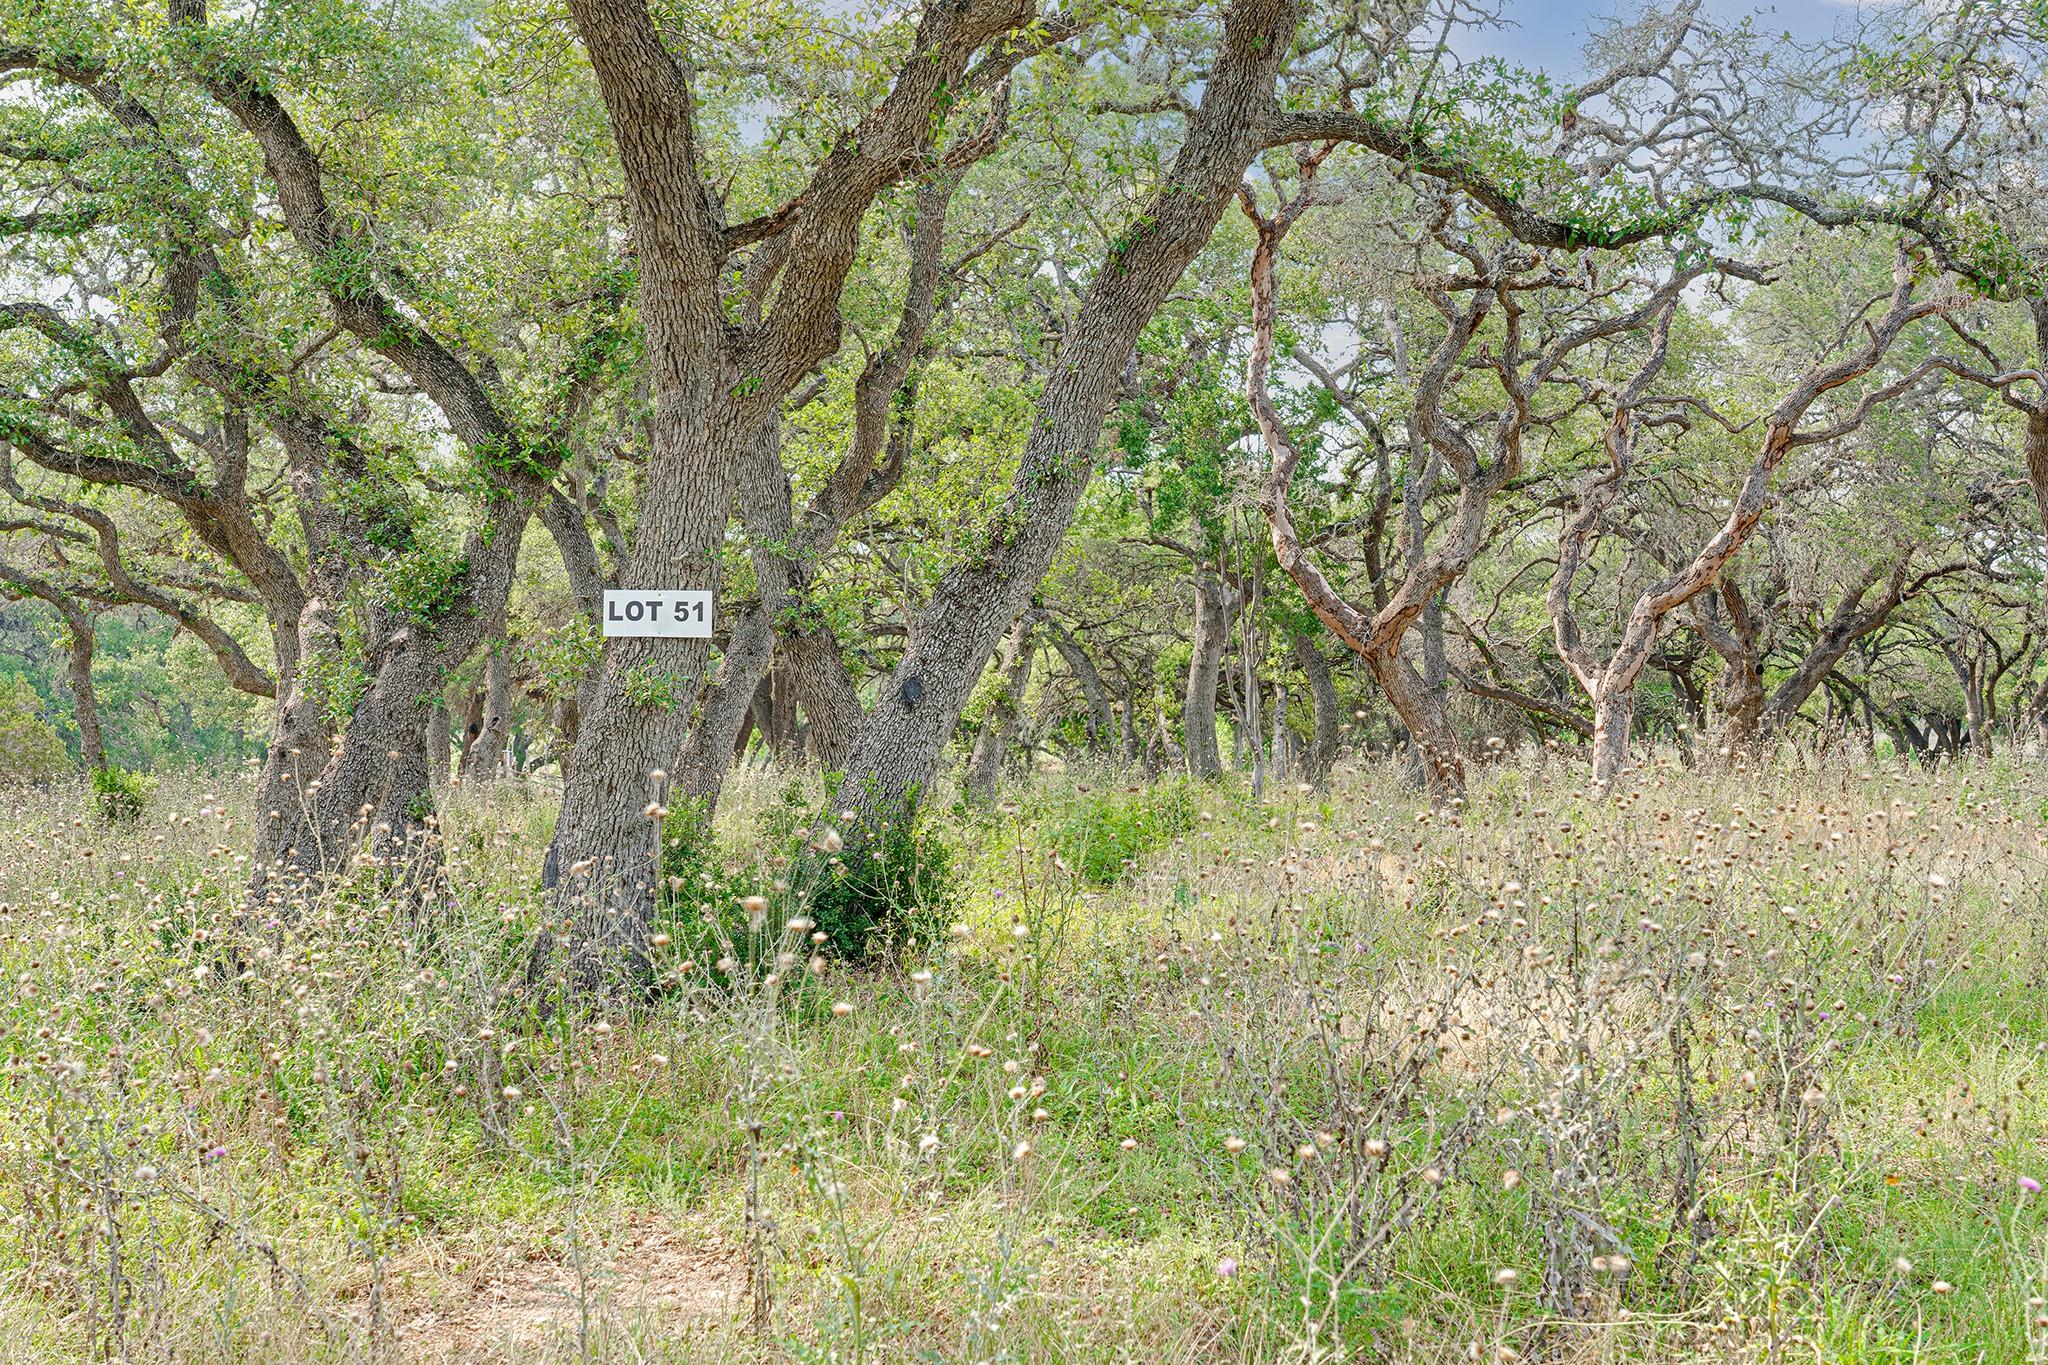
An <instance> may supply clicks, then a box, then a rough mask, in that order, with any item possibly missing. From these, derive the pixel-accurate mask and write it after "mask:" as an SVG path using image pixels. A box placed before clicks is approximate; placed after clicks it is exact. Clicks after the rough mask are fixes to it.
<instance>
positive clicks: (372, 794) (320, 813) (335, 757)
mask: <svg viewBox="0 0 2048 1365" xmlns="http://www.w3.org/2000/svg"><path fill="white" fill-rule="evenodd" d="M440 673H441V666H440V663H439V662H438V661H437V660H436V659H435V658H434V657H433V655H432V654H431V653H430V652H429V651H428V650H427V649H426V648H424V647H422V646H421V645H420V644H418V643H417V642H416V641H415V640H414V639H413V638H412V637H411V633H410V632H409V631H406V630H400V631H398V632H396V633H395V634H394V637H393V638H392V639H391V640H390V641H389V642H388V643H387V645H386V647H385V650H384V653H383V655H382V657H381V659H380V661H379V663H378V666H377V670H376V675H375V677H374V679H373V680H372V681H371V683H370V686H369V687H368V688H367V689H366V690H365V691H364V693H363V695H362V698H361V699H360V700H359V701H358V702H357V703H356V706H355V709H354V711H353V712H352V713H351V714H350V717H349V723H348V728H347V731H346V732H345V734H344V737H343V739H342V742H341V743H340V745H339V746H337V747H336V749H335V750H334V751H333V753H332V756H331V758H330V760H329V762H328V763H327V765H326V766H325V769H324V770H323V771H322V772H321V773H320V775H319V782H318V784H317V786H316V785H314V784H312V783H310V782H309V783H307V784H306V786H305V788H304V791H303V795H302V796H300V797H299V799H297V800H295V801H292V802H291V803H290V804H286V805H279V806H275V807H273V808H272V809H271V811H270V812H268V814H269V815H270V816H271V817H272V818H271V819H270V821H269V824H268V827H267V829H266V830H265V832H264V835H263V836H262V837H261V838H260V840H259V845H258V854H259V859H260V866H259V867H258V868H257V870H256V872H255V874H254V877H253V880H252V890H253V891H254V892H255V894H256V899H257V901H258V902H259V904H261V905H262V906H264V907H265V908H270V909H273V910H278V909H283V908H286V907H293V908H297V907H300V906H302V904H303V900H304V898H305V897H307V896H310V895H312V894H314V893H315V892H316V891H317V890H318V888H319V887H320V886H321V885H322V884H323V883H324V882H325V881H326V879H327V878H329V877H331V876H334V875H336V874H338V873H342V872H344V871H347V870H349V869H352V868H356V867H364V866H367V867H370V868H374V869H376V870H378V871H379V872H380V873H381V875H383V876H385V877H387V878H393V879H396V880H401V881H415V880H417V879H418V878H419V877H421V876H422V875H425V874H428V873H429V872H430V871H431V870H432V866H433V862H434V858H435V851H434V850H433V849H432V848H431V847H429V846H428V844H427V841H426V837H425V836H426V826H425V823H424V822H425V819H426V816H427V815H428V814H429V813H430V812H431V810H432V795H431V786H430V784H431V781H432V777H431V764H430V763H429V760H428V755H427V744H426V737H427V729H428V713H429V711H430V710H431V709H432V697H433V692H434V689H435V688H436V687H437V686H439V684H440V680H441V677H440ZM295 690H296V689H295Z"/></svg>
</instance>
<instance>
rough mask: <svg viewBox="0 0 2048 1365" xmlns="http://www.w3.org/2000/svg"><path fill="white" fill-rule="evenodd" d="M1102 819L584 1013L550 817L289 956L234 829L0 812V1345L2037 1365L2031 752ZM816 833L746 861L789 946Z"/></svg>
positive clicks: (2038, 1011)
mask: <svg viewBox="0 0 2048 1365" xmlns="http://www.w3.org/2000/svg"><path fill="white" fill-rule="evenodd" d="M1127 788H1129V783H1128V780H1127V779H1126V778H1124V777H1122V776H1121V775H1117V774H1106V773H1105V774H1095V775H1093V776H1092V778H1091V776H1090V775H1087V774H1066V775H1063V776H1060V777H1057V778H1047V779H1041V780H1040V782H1039V783H1038V784H1036V785H1035V786H1034V787H1033V788H1032V789H1030V790H1028V791H1023V792H1019V793H1017V794H1016V799H1015V801H1014V802H1011V803H1007V804H1006V805H1005V807H1004V808H1003V809H1002V810H1000V811H997V812H991V813H989V814H987V815H985V816H975V815H967V814H962V813H957V812H956V813H937V814H935V815H934V816H933V820H934V828H935V831H936V832H937V833H938V834H939V835H940V836H941V837H942V838H943V840H944V841H945V842H946V843H947V844H948V845H949V846H950V847H952V849H953V850H954V862H955V876H954V881H953V890H952V892H951V894H950V898H949V902H948V904H947V905H945V906H944V907H940V908H941V909H943V910H944V911H945V914H946V917H947V918H948V919H954V918H957V919H960V920H962V921H963V922H964V923H965V925H966V926H967V928H966V931H965V933H964V936H961V937H956V938H953V939H949V940H948V941H947V942H946V944H945V945H944V947H943V948H942V949H940V950H938V951H935V952H932V953H931V954H930V955H929V956H926V957H920V958H918V959H916V960H914V961H908V962H905V963H904V964H902V965H901V966H899V967H891V968H887V969H872V968H871V969H864V970H861V971H852V970H849V969H847V968H845V967H842V966H839V965H836V964H832V963H821V964H819V969H818V970H816V971H790V970H787V969H784V970H781V971H776V970H775V969H774V960H773V956H772V953H771V954H770V955H769V957H767V958H766V959H764V960H763V962H762V963H761V964H760V965H759V966H757V967H752V968H746V967H742V968H738V969H736V970H735V972H734V973H733V974H732V979H731V980H726V979H724V977H723V976H722V975H721V974H720V973H718V972H715V971H714V970H712V968H713V965H714V964H713V963H712V962H711V961H710V960H709V959H710V957H712V956H716V955H717V954H716V952H715V950H711V949H706V950H704V951H703V952H702V953H700V954H699V955H698V956H695V957H692V959H691V961H690V968H691V969H690V970H688V971H685V970H683V965H684V963H683V955H684V954H685V953H686V951H693V950H691V949H690V942H691V940H690V939H689V936H688V935H687V934H685V933H683V932H681V931H679V932H678V934H677V939H676V943H675V944H674V946H673V947H672V948H671V949H669V950H668V956H667V957H666V958H665V959H664V961H663V962H661V963H660V964H658V965H659V966H660V967H661V969H662V970H663V972H664V974H665V977H666V979H667V982H668V985H667V986H666V987H665V988H664V989H662V990H661V991H660V992H658V993H657V994H655V995H654V996H652V997H651V998H645V999H641V1000H638V1001H635V1002H631V1003H618V1004H614V1005H612V1006H608V1007H607V1008H606V1009H605V1010H603V1011H599V1012H592V1011H588V1010H569V1011H552V1012H551V1011H547V1010H544V1009H540V1008H537V1005H538V1003H539V1001H538V999H537V995H536V992H535V991H534V990H533V989H531V987H530V985H529V981H528V978H527V975H526V962H527V952H528V945H529V944H530V943H531V942H532V941H533V938H534V936H535V935H536V934H537V933H539V932H540V930H541V929H542V927H543V924H544V917H543V915H542V913H541V911H540V909H539V907H538V906H537V904H536V898H535V895H534V893H533V888H532V879H533V878H534V876H535V873H536V869H537V866H538V860H539V855H540V852H541V850H542V849H543V848H544V846H545V839H546V834H547V828H548V822H549V819H550V818H551V817H550V807H549V802H548V798H547V794H546V793H545V792H539V791H534V790H527V789H520V788H506V787H499V788H495V789H491V790H488V791H481V790H480V791H475V792H453V793H448V794H446V797H445V799H444V802H443V818H444V820H445V821H446V831H447V835H446V842H445V848H444V850H443V851H444V853H445V856H446V859H447V863H448V869H449V876H448V881H447V886H448V891H447V893H446V894H445V895H443V896H442V897H441V898H439V899H437V900H436V902H435V903H434V904H433V905H432V906H431V907H430V913H429V914H427V915H426V916H423V917H422V916H416V915H414V914H411V913H409V911H408V909H407V907H405V906H403V905H398V904H394V903H392V902H391V901H389V900H388V899H386V898H384V897H383V896H381V895H379V894H378V893H377V891H376V879H375V877H374V876H373V875H370V874H369V873H365V875H363V876H361V877H358V878H356V879H354V880H353V881H351V882H349V883H347V884H344V885H343V886H341V887H339V888H337V890H336V891H335V892H334V893H333V894H331V895H330V896H328V897H326V898H324V899H323V900H322V901H321V902H320V903H318V904H315V905H311V906H306V907H301V908H299V909H298V910H297V911H296V912H295V913H294V914H293V915H291V916H289V917H286V919H285V921H284V922H281V923H279V924H276V925H255V926H251V925H246V924H243V923H242V922H241V921H240V917H239V915H238V908H239V905H240V900H239V897H238V895H237V889H238V887H239V885H240V883H241V880H242V869H241V868H240V867H239V866H238V865H237V863H236V856H237V852H238V851H239V850H240V849H242V848H244V847H245V846H246V843H247V840H246V831H245V830H244V828H243V827H242V820H241V816H240V810H241V805H242V802H241V800H240V796H239V794H238V793H237V792H236V791H234V790H232V789H228V788H221V787H210V786H208V785H207V784H206V783H204V782H195V783H191V784H175V783H165V784H163V786H162V787H161V788H160V793H159V797H158V804H157V805H156V806H155V807H154V808H153V809H152V810H151V811H150V812H149V813H148V814H147V816H146V817H145V819H144V821H143V822H142V823H141V824H140V825H138V826H135V827H132V828H129V827H121V828H112V829H109V828H106V827H104V826H101V825H98V824H96V823H94V822H92V821H91V820H90V819H89V818H88V817H87V815H86V806H85V803H84V801H83V799H82V797H81V795H80V794H79V793H76V792H68V791H65V792H48V793H14V794H8V795H4V796H0V801H4V802H7V803H9V804H7V806H6V807H5V809H4V810H0V855H4V866H0V908H4V913H0V962H4V964H5V970H6V972H7V974H8V977H9V979H10V980H11V981H12V982H14V983H15V996H14V999H13V1001H12V1003H11V1004H10V1006H9V1007H8V1008H7V1009H6V1011H5V1012H4V1014H0V1029H4V1036H0V1046H4V1049H5V1055H6V1057H7V1063H6V1070H5V1074H4V1079H0V1083H4V1085H5V1086H6V1088H7V1092H8V1095H7V1103H6V1105H5V1107H4V1113H0V1216H4V1217H5V1219H6V1220H7V1226H8V1229H9V1232H10V1236H9V1238H8V1239H7V1243H6V1246H5V1249H4V1251H0V1338H4V1341H5V1348H4V1351H0V1354H4V1355H5V1357H6V1358H7V1359H10V1360H14V1359H20V1360H74V1359H92V1358H120V1359H123V1360H128V1361H180V1362H183V1361H212V1360H226V1359H239V1360H253V1361H288V1362H289V1361H354V1360H422V1361H455V1360H503V1361H543V1360H547V1361H553V1360H574V1359H593V1360H607V1361H612V1360H616V1361H640V1360H707V1361H708V1360H721V1361H722V1360H756V1359H758V1360H784V1359H797V1360H822V1359H838V1360H911V1359H934V1358H937V1359H949V1360H950V1359H959V1360H997V1359H1015V1360H1147V1361H1150V1360H1185V1361H1209V1360H1238V1359H1242V1360H1266V1359H1290V1360H1310V1359H1318V1360H1319V1359H1370V1360H1401V1361H1416V1362H1421V1361H1436V1360H1449V1359H1471V1358H1478V1359H1496V1360H1505V1359H1510V1358H1515V1357H1517V1356H1519V1357H1520V1358H1524V1359H1556V1360H1569V1361H1580V1360H1584V1361H1596V1360H1597V1361H1610V1360H1612V1361H1623V1360H1629V1361H1672V1360H1700V1361H1723V1360H1725V1361H1750V1360H1758V1361H1763V1360H1805V1359H1828V1360H1950V1361H1987V1362H2006V1361H2018V1360H2025V1359H2037V1360H2038V1359H2043V1358H2048V1344H2044V1343H2048V1336H2044V1333H2043V1329H2042V1328H2041V1327H2039V1326H2037V1325H2035V1319H2036V1318H2037V1317H2038V1316H2039V1315H2040V1312H2041V1309H2040V1307H2039V1306H2038V1304H2037V1303H2035V1302H2032V1301H2034V1300H2037V1299H2038V1297H2039V1296H2040V1295H2042V1293H2043V1292H2044V1287H2048V1282H2044V1280H2043V1274H2044V1271H2048V1233H2044V1226H2043V1223H2042V1220H2041V1217H2040V1208H2039V1205H2040V1200H2039V1198H2038V1197H2037V1196H2035V1195H2034V1194H2031V1193H2029V1191H2028V1190H2027V1188H2026V1186H2025V1185H2024V1183H2023V1182H2024V1181H2029V1180H2032V1179H2034V1178H2037V1177H2048V1100H2044V1095H2048V1059H2044V1048H2048V1007H2044V1006H2043V1005H2042V1003H2041V1002H2042V1000H2043V999H2044V998H2048V994H2044V993H2043V990H2042V987H2043V985H2044V982H2043V977H2044V975H2048V952H2044V951H2043V949H2044V947H2048V944H2044V943H2043V937H2044V930H2043V927H2042V926H2043V921H2044V916H2043V908H2044V905H2048V858H2044V834H2048V824H2044V812H2048V804H2044V802H2048V779H2044V778H2042V777H2041V776H2039V774H2038V765H2037V764H2035V763H2034V762H2032V761H2031V760H2020V761H2012V762H2000V763H1995V764H1981V765H1977V766H1972V767H1965V768H1956V769H1948V770H1943V771H1939V772H1922V771H1918V770H1910V771H1908V770H1900V769H1896V768H1891V767H1884V766H1878V765H1875V764H1873V763H1870V762H1868V761H1865V760H1860V759H1857V758H1854V757H1845V756H1840V755H1837V756H1834V757H1832V758H1830V759H1828V760H1825V761H1816V762H1808V763H1806V764H1804V765H1801V764H1798V763H1795V762H1793V761H1792V760H1789V759H1788V760H1787V762H1786V763H1785V764H1784V765H1782V766H1773V767H1768V768H1762V769H1741V768H1735V769H1726V770H1721V769H1716V770H1712V771H1706V770H1698V769H1693V770H1681V769H1680V768H1678V767H1677V766H1676V765H1675V764H1674V763H1672V762H1671V761H1670V760H1668V759H1665V760H1660V761H1658V762H1657V763H1654V764H1653V765H1652V766H1650V767H1648V768H1646V769H1645V770H1643V771H1642V772H1641V773H1640V774H1639V776H1638V778H1637V781H1636V782H1635V784H1634V785H1633V787H1632V788H1631V789H1630V791H1629V792H1628V793H1627V794H1626V795H1625V796H1623V797H1622V798H1621V799H1619V800H1617V801H1613V802H1593V801H1590V800H1587V799H1585V798H1584V797H1583V796H1582V795H1581V793H1580V790H1579V775H1578V774H1576V773H1575V772H1573V771H1572V770H1571V769H1569V768H1567V767H1563V766H1552V765H1551V763H1550V762H1549V761H1548V760H1546V759H1544V758H1543V757H1542V756H1540V755H1521V756H1514V757H1511V758H1510V759H1509V760H1508V761H1507V762H1505V763H1503V764H1501V765H1499V766H1497V767H1495V768H1493V769H1490V770H1488V771H1486V772H1484V773H1483V774H1482V775H1481V776H1480V778H1479V780H1478V782H1477V783H1476V784H1475V787H1474V790H1473V793H1472V796H1471V800H1470V804H1469V805H1468V806H1466V807H1464V808H1462V809H1460V810H1457V811H1451V812H1431V811H1428V810H1426V809H1424V808H1423V807H1422V806H1421V805H1420V804H1419V802H1418V801H1417V800H1416V799H1415V798H1414V797H1413V796H1412V795H1411V794H1409V793H1407V792H1406V791H1405V790H1404V789H1402V788H1401V787H1400V786H1399V784H1398V782H1397V781H1396V779H1395V778H1394V776H1393V775H1392V774H1391V773H1389V772H1384V771H1379V770H1367V771H1359V772H1353V773H1348V774H1344V775H1342V776H1340V778H1339V780H1338V783H1337V785H1336V787H1335V789H1334V790H1332V791H1330V792H1327V793H1310V792H1302V791H1298V790H1294V789H1288V790H1284V791H1281V792H1279V793H1276V794H1273V795H1272V796H1270V797H1269V798H1268V799H1267V800H1265V801H1263V802H1258V801H1254V800H1252V799H1251V798H1250V797H1249V795H1248V794H1246V793H1244V792H1243V791H1241V790H1239V789H1237V788H1235V787H1232V786H1229V785H1225V786H1221V787H1216V788H1212V789H1203V790H1191V789H1186V788H1183V787H1181V786H1179V785H1173V786H1169V787H1167V788H1161V789H1145V790H1137V789H1127ZM799 804H801V802H800V801H799ZM785 808H786V806H785V804H784V803H783V802H781V801H780V800H778V799H777V793H776V792H775V790H774V787H773V784H772V783H770V782H768V781H767V780H766V779H764V778H754V777H749V778H743V779H742V780H740V782H739V784H738V787H737V789H736V792H735V799H734V800H733V801H732V803H731V804H730V806H729V807H728V808H727V809H726V810H725V811H724V812H722V824H721V831H720V847H719V849H718V851H717V860H718V861H719V862H720V863H721V864H722V865H723V866H724V868H725V869H726V871H727V873H728V876H729V882H730V887H731V888H732V894H737V893H738V892H739V891H740V890H741V889H742V888H744V889H747V890H751V891H758V892H760V893H762V894H767V895H771V896H774V897H777V898H778V900H779V903H778V904H777V905H776V906H775V909H774V914H773V919H774V921H775V922H776V923H780V922H781V920H782V918H783V917H785V916H787V915H791V914H800V913H801V908H802V907H801V903H800V902H798V901H795V900H792V899H790V896H789V895H786V894H783V893H777V892H775V891H774V886H775V883H776V880H777V878H778V876H779V875H780V873H781V869H782V860H783V855H784V850H783V849H782V848H781V847H780V846H779V845H778V843H777V841H776V840H775V839H774V838H772V837H771V836H770V835H769V834H768V833H764V828H766V827H767V825H768V824H770V823H771V822H772V817H773V815H774V813H775V812H776V811H778V810H781V809H785ZM1162 813H1164V814H1162ZM1093 839H1101V840H1104V841H1107V842H1106V843H1105V844H1104V846H1103V849H1096V848H1093V847H1091V846H1090V843H1089V841H1090V840H1093ZM1105 850H1106V851H1107V852H1108V853H1110V854H1111V855H1113V856H1108V857H1101V856H1092V855H1094V854H1097V853H1101V852H1103V851H1105ZM1126 860H1128V862H1129V864H1130V866H1129V869H1128V870H1127V871H1126V872H1125V873H1124V874H1123V875H1122V876H1121V877H1117V876H1116V875H1115V872H1116V869H1117V868H1118V867H1119V866H1121V865H1122V864H1123V863H1124V862H1125V861H1126ZM1104 869H1107V873H1105V871H1104ZM1091 877H1092V878H1094V880H1092V881H1091V880H1089V878H1091ZM721 894H722V895H723V894H727V893H725V892H721ZM1020 931H1021V932H1020ZM769 932H770V935H771V936H772V932H773V931H772V928H771V930H770V931H769ZM698 941H700V942H701V941H702V940H701V938H700V939H699V940H698ZM771 978H772V979H771ZM714 979H715V983H714ZM835 1004H836V1005H839V1006H841V1008H839V1009H836V1010H835V1009H834V1008H833V1006H834V1005H835Z"/></svg>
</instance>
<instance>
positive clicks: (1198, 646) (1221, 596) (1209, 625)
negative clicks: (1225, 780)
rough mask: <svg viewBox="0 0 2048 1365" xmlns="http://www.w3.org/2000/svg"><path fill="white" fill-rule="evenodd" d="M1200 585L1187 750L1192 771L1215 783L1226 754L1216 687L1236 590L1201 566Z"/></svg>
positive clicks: (1183, 724) (1184, 724) (1184, 727)
mask: <svg viewBox="0 0 2048 1365" xmlns="http://www.w3.org/2000/svg"><path fill="white" fill-rule="evenodd" d="M1194 584H1195V626H1194V641H1193V644H1192V646H1191V647H1190V649H1189V652H1188V676H1187V684H1186V688H1185V690H1184V691H1183V692H1182V693H1181V704H1180V728H1181V734H1182V736H1183V737H1184V739H1185V741H1186V746H1187V763H1188V772H1189V773H1190V774H1191V775H1193V776H1195V777H1198V778H1203V779H1210V778H1217V777H1221V776H1222V775H1223V754H1222V751H1221V750H1220V749H1219V748H1218V746H1217V741H1216V688H1217V684H1218V682H1219V681H1220V680H1221V678H1222V674H1223V646H1224V643H1225V642H1226V641H1227V640H1228V639H1229V637H1230V607H1231V602H1230V589H1229V588H1228V587H1226V586H1225V585H1224V583H1223V581H1222V580H1221V579H1219V578H1217V577H1216V576H1215V575H1214V574H1210V573H1206V572H1204V571H1203V570H1202V569H1201V568H1200V567H1199V566H1198V567H1197V568H1196V570H1195V576H1194ZM1239 729H1240V730H1242V729H1243V727H1242V726H1240V727H1239Z"/></svg>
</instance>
